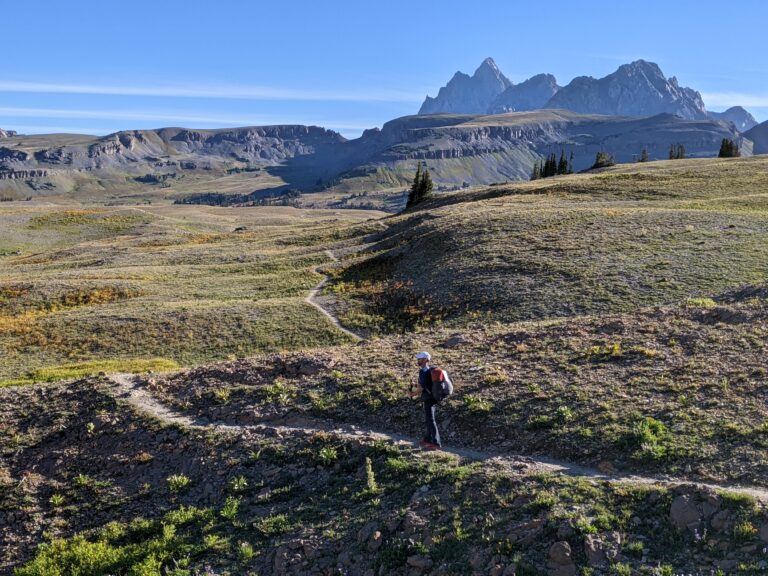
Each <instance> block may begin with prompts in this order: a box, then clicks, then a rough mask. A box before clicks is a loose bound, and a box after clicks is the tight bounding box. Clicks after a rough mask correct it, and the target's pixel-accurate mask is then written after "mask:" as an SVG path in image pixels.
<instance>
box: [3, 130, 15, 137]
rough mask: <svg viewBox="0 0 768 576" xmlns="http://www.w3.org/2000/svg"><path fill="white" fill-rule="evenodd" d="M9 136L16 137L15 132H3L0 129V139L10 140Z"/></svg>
mask: <svg viewBox="0 0 768 576" xmlns="http://www.w3.org/2000/svg"><path fill="white" fill-rule="evenodd" d="M11 136H16V131H15V130H3V129H2V128H0V138H10V137H11Z"/></svg>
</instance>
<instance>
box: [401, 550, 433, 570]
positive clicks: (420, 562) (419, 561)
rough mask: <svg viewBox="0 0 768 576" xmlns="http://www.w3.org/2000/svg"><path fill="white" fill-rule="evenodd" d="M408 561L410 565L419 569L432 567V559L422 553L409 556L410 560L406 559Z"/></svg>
mask: <svg viewBox="0 0 768 576" xmlns="http://www.w3.org/2000/svg"><path fill="white" fill-rule="evenodd" d="M406 562H407V564H408V566H411V567H413V568H418V569H419V570H428V569H429V568H432V560H430V559H429V558H426V557H424V556H422V555H420V554H416V555H414V556H408V560H406Z"/></svg>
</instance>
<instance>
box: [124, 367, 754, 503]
mask: <svg viewBox="0 0 768 576" xmlns="http://www.w3.org/2000/svg"><path fill="white" fill-rule="evenodd" d="M109 379H110V380H111V382H112V383H113V384H114V386H115V389H114V394H115V396H116V397H117V398H118V399H122V400H125V401H127V402H128V403H129V404H130V405H131V406H132V407H133V408H134V409H135V410H137V411H138V412H141V413H144V414H147V415H149V416H152V417H154V418H157V419H159V420H161V421H163V422H165V423H167V424H175V425H177V426H181V427H184V428H190V429H196V430H205V431H212V432H216V433H221V434H242V433H243V432H244V431H246V430H252V431H255V432H258V433H261V434H270V435H275V436H277V437H279V438H283V437H287V436H291V435H305V436H307V435H312V434H315V433H317V432H325V433H329V434H333V435H335V436H336V437H338V438H340V439H344V440H356V441H377V440H378V441H384V442H389V443H391V444H393V445H395V446H400V447H414V448H415V447H416V444H415V442H414V440H413V439H412V438H407V437H405V436H400V435H397V434H391V433H386V432H379V431H375V430H364V429H360V428H359V427H356V426H338V425H333V424H329V423H326V422H321V421H318V420H312V419H308V418H305V417H298V416H297V417H287V418H283V419H280V420H273V419H268V420H264V421H263V422H260V423H259V424H255V425H247V426H244V425H235V424H228V423H226V422H217V421H211V420H208V419H205V418H202V419H196V418H193V417H190V416H187V415H184V414H182V413H180V412H177V411H175V410H174V409H172V408H170V407H168V406H166V405H164V404H163V403H162V402H160V401H158V400H157V399H156V398H154V397H153V395H152V393H151V391H150V390H149V389H148V388H147V387H145V386H142V384H141V379H140V378H139V377H138V376H135V375H133V374H111V375H110V376H109ZM442 453H448V454H453V455H455V456H459V457H461V458H464V459H467V460H471V461H489V462H490V461H492V462H493V463H494V464H496V465H498V466H501V467H504V468H508V469H510V470H513V471H515V472H516V473H518V474H521V473H525V474H541V473H550V474H567V475H570V476H578V477H584V478H589V479H593V480H596V481H606V482H611V483H620V484H645V485H657V486H666V487H675V486H680V485H690V486H695V487H697V488H699V489H704V490H711V491H728V492H733V493H738V494H744V495H748V496H752V497H753V498H756V499H758V500H760V501H763V502H768V490H765V489H762V488H756V487H747V486H739V485H724V484H723V485H721V484H709V483H701V482H692V481H690V480H685V479H680V478H674V477H670V476H643V475H638V474H621V473H606V472H603V471H601V470H598V469H595V468H589V467H585V466H580V465H578V464H573V463H569V462H563V461H558V460H555V459H550V458H545V457H537V458H531V457H528V456H521V455H514V454H504V453H499V452H491V451H487V452H485V451H478V450H471V449H466V448H461V447H444V448H443V450H442ZM425 454H430V453H425ZM436 454H439V453H436Z"/></svg>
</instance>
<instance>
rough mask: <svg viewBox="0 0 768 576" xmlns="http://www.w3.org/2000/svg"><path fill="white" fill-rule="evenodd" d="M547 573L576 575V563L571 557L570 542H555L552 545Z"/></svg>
mask: <svg viewBox="0 0 768 576" xmlns="http://www.w3.org/2000/svg"><path fill="white" fill-rule="evenodd" d="M547 573H548V574H549V576H575V575H576V564H575V563H574V562H573V559H572V558H571V545H570V544H568V542H565V541H562V542H555V543H554V544H552V546H550V548H549V562H547Z"/></svg>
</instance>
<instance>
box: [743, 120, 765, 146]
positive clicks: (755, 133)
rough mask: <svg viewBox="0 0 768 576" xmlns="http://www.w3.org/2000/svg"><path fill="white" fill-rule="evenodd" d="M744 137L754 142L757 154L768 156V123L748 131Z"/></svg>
mask: <svg viewBox="0 0 768 576" xmlns="http://www.w3.org/2000/svg"><path fill="white" fill-rule="evenodd" d="M744 137H745V138H748V139H749V140H751V141H752V142H754V150H753V152H754V153H755V154H768V121H766V122H763V123H762V124H758V125H757V126H754V127H752V128H751V129H749V130H747V131H746V132H745V133H744Z"/></svg>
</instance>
